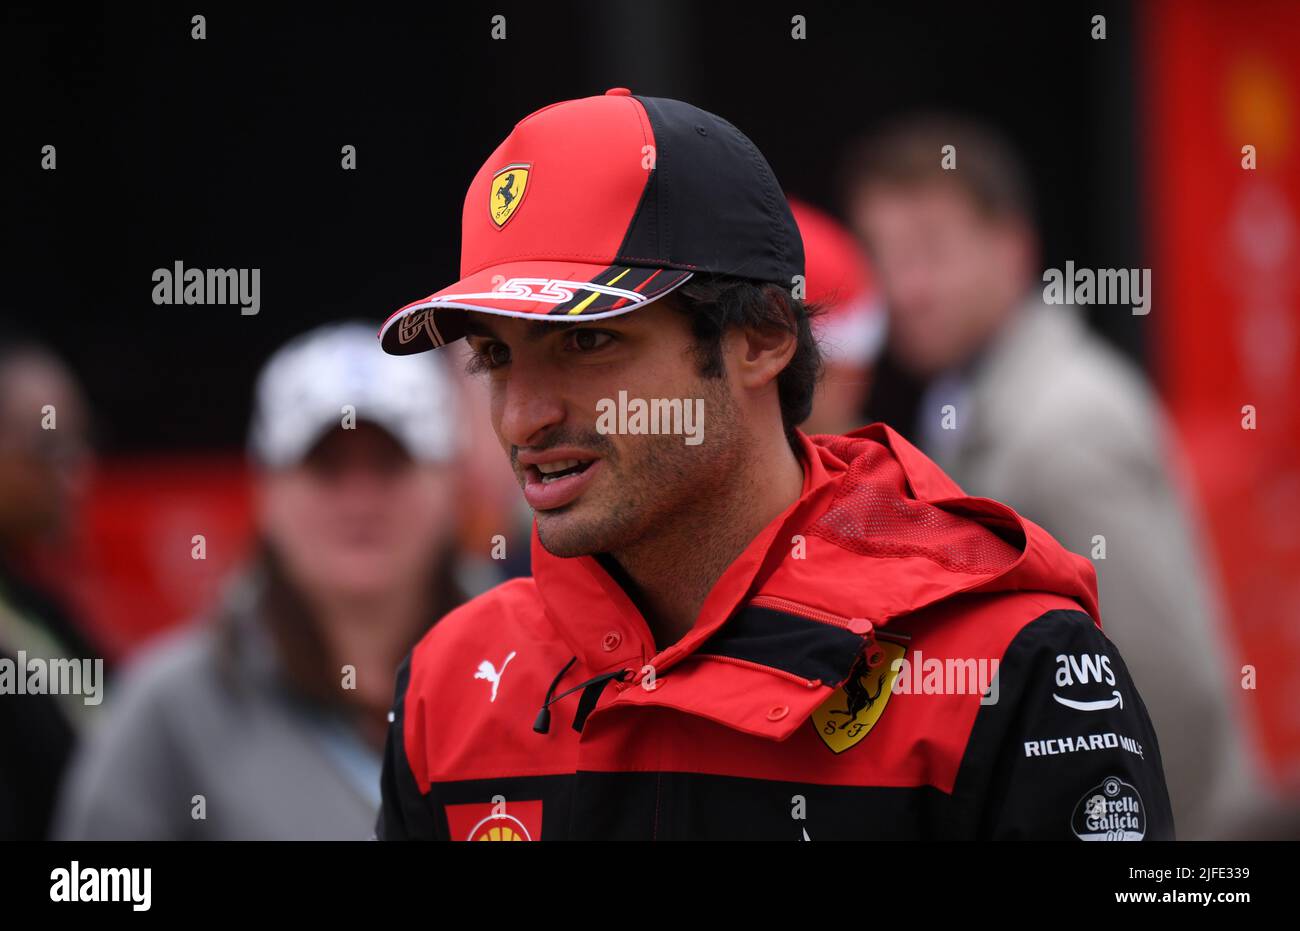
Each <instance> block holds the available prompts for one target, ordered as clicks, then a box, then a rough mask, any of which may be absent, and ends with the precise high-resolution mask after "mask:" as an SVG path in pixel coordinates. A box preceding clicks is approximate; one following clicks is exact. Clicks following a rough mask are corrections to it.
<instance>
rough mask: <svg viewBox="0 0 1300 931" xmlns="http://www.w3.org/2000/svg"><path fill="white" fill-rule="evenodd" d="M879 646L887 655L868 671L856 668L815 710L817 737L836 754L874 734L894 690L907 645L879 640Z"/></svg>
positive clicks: (813, 716) (859, 667)
mask: <svg viewBox="0 0 1300 931" xmlns="http://www.w3.org/2000/svg"><path fill="white" fill-rule="evenodd" d="M876 646H877V647H878V648H879V652H880V653H882V654H883V658H881V659H880V661H879V662H877V663H876V665H874V666H870V667H868V668H866V669H865V670H863V669H862V667H861V666H858V667H855V669H854V674H853V675H851V676H850V677H849V681H848V682H845V683H844V685H842V686H840V687H839V688H837V689H836V690H835V691H834V692H832V693H831V695H830V697H829V698H828V699H826V701H824V702H823V703H822V706H821V707H820V708H818V709H817V710H816V711H814V712H813V713H812V721H813V726H814V727H816V728H817V736H818V737H820V738H821V739H822V743H824V744H826V746H828V747H830V748H831V750H832V751H833V752H835V753H843V752H844V751H845V750H847V749H849V748H850V747H852V746H855V745H856V744H857V743H858V742H859V741H861V740H862V738H864V737H866V736H867V734H869V733H871V729H872V728H873V727H875V726H876V722H877V721H879V720H880V716H881V715H882V714H884V713H885V705H887V704H888V703H889V696H890V695H892V694H893V692H894V682H895V681H896V680H897V679H898V670H899V668H900V664H899V662H898V661H899V660H901V659H902V658H903V655H904V654H905V653H906V652H907V647H905V646H903V644H901V643H893V642H889V641H883V640H878V641H876Z"/></svg>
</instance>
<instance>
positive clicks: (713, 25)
mask: <svg viewBox="0 0 1300 931" xmlns="http://www.w3.org/2000/svg"><path fill="white" fill-rule="evenodd" d="M805 6H806V8H805V7H800V11H801V12H803V14H804V15H806V16H807V17H808V21H809V30H810V32H809V35H810V40H809V41H803V42H797V41H792V40H791V39H790V25H789V21H790V13H789V11H788V10H787V8H785V7H783V6H780V5H776V6H770V5H769V6H768V7H764V5H762V4H749V3H708V4H698V3H687V2H667V3H654V4H646V3H636V2H603V3H588V4H581V3H579V4H566V3H541V4H538V3H506V4H497V5H487V6H476V5H473V4H438V5H429V6H426V7H423V8H420V7H410V6H405V5H396V6H392V7H387V8H386V7H384V6H383V5H376V4H364V5H354V6H351V7H341V8H339V9H329V10H328V11H326V9H325V8H322V7H317V6H312V5H302V6H292V7H288V8H278V7H277V8H261V9H258V10H257V12H255V13H254V12H250V11H249V10H248V9H240V8H239V7H237V6H235V5H224V4H208V5H205V6H204V8H203V10H201V11H198V10H190V9H189V8H179V7H175V6H173V5H170V4H139V5H132V6H130V7H125V8H118V7H111V8H105V7H100V8H99V9H98V10H96V8H95V6H93V5H91V6H89V7H82V6H62V7H61V6H59V5H57V4H55V5H50V4H39V5H35V6H34V7H31V8H24V5H22V4H19V5H16V6H13V7H10V9H9V12H8V17H9V25H8V28H6V29H5V50H4V59H5V62H4V67H5V68H7V69H9V71H10V74H9V75H8V76H7V78H6V85H7V86H9V87H17V88H19V89H20V93H18V94H17V95H15V98H14V100H13V102H12V103H13V105H12V107H11V108H9V112H8V114H7V122H8V123H9V124H10V127H11V132H10V138H11V139H13V140H14V141H15V143H17V142H19V141H29V142H33V143H36V142H39V144H41V145H43V144H45V143H46V142H47V141H48V142H49V143H51V144H55V145H57V147H58V158H59V161H58V170H57V172H54V173H44V172H40V171H33V170H32V169H33V165H34V164H35V162H34V161H33V159H34V158H36V157H37V156H33V155H32V151H33V150H32V149H31V147H30V146H27V147H24V146H22V145H17V144H15V145H11V146H9V147H7V150H6V151H7V157H8V158H9V159H10V160H11V163H10V165H9V166H8V172H7V174H8V176H9V177H11V178H21V179H22V182H21V183H20V184H17V185H15V186H13V187H11V188H10V190H9V192H8V193H9V194H10V196H16V198H17V202H16V203H15V204H14V205H13V207H12V208H11V209H9V210H7V211H6V212H7V213H9V215H10V217H9V219H10V222H9V223H8V224H7V225H8V228H9V233H10V236H11V237H12V238H11V242H10V243H9V244H8V247H7V249H6V254H7V257H8V260H9V265H10V267H11V269H13V270H14V271H19V270H21V273H20V274H12V275H11V276H10V286H9V288H8V294H7V295H6V299H5V304H6V308H5V310H6V313H8V314H12V315H15V316H17V317H18V318H19V319H20V320H21V321H22V322H23V324H24V325H25V326H27V327H30V329H31V330H32V331H33V332H34V333H35V334H36V335H39V336H40V337H42V338H43V339H46V340H48V341H49V342H50V343H51V344H53V345H54V346H55V347H56V348H57V349H59V350H60V351H61V352H62V353H64V354H65V355H66V357H67V358H68V359H69V360H70V361H71V363H72V364H73V367H74V368H75V369H76V371H77V372H79V373H81V374H82V375H83V377H84V378H85V381H86V383H87V384H88V385H90V386H91V388H92V390H93V395H94V405H95V411H96V415H97V424H98V428H99V430H100V433H101V435H100V439H101V441H102V445H103V448H104V449H105V450H106V451H109V452H136V451H149V450H156V449H159V448H166V449H194V450H213V449H218V450H219V449H226V448H229V447H231V446H233V445H237V444H239V443H240V442H241V440H242V436H243V431H244V428H245V424H246V418H247V410H248V403H249V397H250V392H251V385H252V379H253V376H254V374H255V373H256V371H257V368H258V366H259V365H260V364H261V363H262V361H264V359H265V358H266V356H267V355H269V353H270V351H271V349H272V348H273V347H274V346H276V345H278V344H279V343H280V342H282V341H283V340H284V339H285V338H286V337H288V336H290V335H292V334H294V333H296V332H299V331H300V330H302V329H304V328H305V327H307V326H308V325H310V324H311V323H313V322H317V321H321V320H326V319H331V318H336V317H350V316H357V315H362V316H367V317H371V318H373V319H375V320H376V321H382V319H383V318H384V317H385V316H386V315H387V314H388V313H389V312H390V311H391V310H394V309H396V308H397V307H398V306H399V305H401V304H404V303H406V302H408V301H410V300H414V299H415V298H417V297H420V296H422V295H424V294H427V293H429V292H430V291H432V290H434V289H435V287H440V286H441V285H442V283H444V282H448V281H451V280H454V278H455V274H456V269H457V263H458V249H459V230H458V225H457V222H456V218H457V217H459V213H460V208H461V201H462V199H463V197H464V189H465V187H466V186H468V183H469V180H470V178H472V177H473V175H474V172H475V171H476V170H477V168H478V166H479V165H480V164H481V163H482V161H483V159H484V158H485V157H486V156H487V155H488V154H489V153H490V152H491V151H492V149H493V148H494V147H495V145H496V143H497V141H498V140H500V139H501V138H503V137H504V136H505V135H506V134H507V133H508V132H509V131H510V128H511V127H512V126H513V125H514V123H515V122H516V121H517V120H519V119H520V118H522V117H523V116H525V115H526V114H528V113H531V112H532V111H534V110H536V109H538V108H539V107H541V106H544V105H545V104H548V103H551V102H554V101H556V100H564V99H569V98H573V97H583V96H587V95H589V94H598V93H602V92H603V91H605V90H606V89H607V88H608V87H613V86H626V87H630V88H631V89H632V90H633V91H634V92H636V93H642V94H649V95H652V96H666V97H679V98H682V99H685V100H689V101H691V102H692V103H695V104H696V105H698V106H700V107H703V108H704V109H706V110H710V111H712V112H715V113H720V114H723V115H725V116H726V117H727V118H728V119H729V120H731V121H732V122H733V123H735V124H736V125H737V126H739V127H740V128H741V130H743V131H744V132H745V133H747V134H748V135H749V136H750V137H751V138H753V140H754V141H755V143H757V145H758V147H759V148H760V149H761V150H762V151H763V153H764V154H766V155H767V157H768V159H769V160H770V161H771V163H772V166H773V168H774V169H775V170H776V173H777V177H778V178H780V179H781V181H782V183H783V184H784V185H785V187H786V189H787V191H788V192H790V193H794V194H798V195H801V196H802V197H804V198H805V199H808V200H811V201H814V202H816V203H818V204H822V205H825V206H827V207H829V208H830V209H831V210H832V212H835V208H836V206H837V192H836V191H835V189H834V186H833V183H834V182H833V179H834V175H835V168H836V164H837V160H838V159H839V157H840V153H841V149H842V147H843V145H844V144H845V143H846V142H848V141H849V140H851V139H853V138H855V137H856V136H858V135H859V134H861V132H862V131H863V130H864V129H866V128H869V127H870V126H872V125H873V124H875V123H877V122H879V121H882V120H885V119H887V118H889V117H891V116H893V115H896V114H901V113H906V112H910V111H912V110H915V109H917V108H934V107H941V108H943V109H946V110H957V111H961V112H967V113H973V114H978V115H980V116H983V117H986V118H988V119H989V120H990V121H992V122H993V123H994V124H995V125H996V126H998V127H999V128H1001V129H1002V130H1003V131H1004V132H1006V133H1007V134H1008V135H1009V136H1010V137H1011V138H1012V140H1013V141H1014V142H1015V143H1016V144H1017V145H1019V146H1020V147H1022V149H1023V151H1024V153H1025V155H1026V158H1027V160H1028V162H1029V164H1030V166H1031V170H1032V171H1033V172H1034V181H1035V182H1036V193H1037V196H1038V201H1039V204H1040V211H1039V212H1040V214H1041V217H1042V222H1043V224H1044V235H1045V249H1046V252H1045V256H1044V260H1045V264H1047V265H1051V266H1060V265H1062V264H1063V262H1064V261H1065V259H1066V257H1069V258H1072V259H1074V260H1075V261H1076V262H1078V263H1080V264H1088V265H1091V266H1093V267H1098V266H1101V267H1134V266H1140V265H1143V264H1145V263H1144V262H1143V261H1141V259H1142V252H1141V237H1140V225H1139V224H1140V216H1141V212H1142V211H1141V209H1140V206H1141V191H1140V180H1139V173H1140V172H1139V168H1140V162H1139V160H1138V159H1139V152H1138V149H1137V145H1136V142H1135V138H1134V123H1135V119H1136V115H1135V103H1136V101H1135V96H1134V90H1135V87H1134V76H1133V74H1134V69H1135V64H1136V63H1135V56H1134V42H1135V38H1134V29H1135V25H1136V24H1135V22H1134V13H1133V10H1132V9H1131V8H1130V7H1129V6H1128V5H1127V4H1109V3H1107V4H1100V5H1098V4H1089V5H1068V4H1029V3H1025V4H1010V5H1006V6H1003V7H1000V8H998V9H997V10H996V11H993V10H989V9H988V8H985V7H980V6H974V5H969V4H955V3H954V4H890V5H883V6H884V8H883V9H882V8H881V6H882V5H879V4H861V3H830V4H810V5H805ZM194 12H202V13H203V14H204V15H206V17H207V20H208V37H207V39H206V40H204V41H193V40H191V39H190V28H191V27H190V17H191V15H193V13H194ZM495 13H500V14H502V15H504V16H505V17H506V20H507V24H508V33H507V35H508V38H507V40H506V41H494V40H492V39H491V38H490V35H489V19H490V16H491V15H492V14H495ZM1095 13H1101V14H1103V15H1106V17H1107V22H1108V34H1107V38H1106V40H1105V41H1100V42H1099V41H1094V40H1092V39H1091V38H1089V28H1090V27H1089V21H1090V18H1091V16H1092V15H1093V14H1095ZM611 37H617V38H611ZM345 144H350V145H354V146H356V148H357V165H358V169H357V170H356V171H342V170H340V167H339V161H340V148H341V147H342V146H343V145H345ZM38 148H39V145H38ZM177 259H180V260H183V261H184V262H185V264H186V265H187V266H194V267H221V268H231V267H258V268H261V269H262V288H263V303H262V309H261V312H260V313H259V314H258V315H257V316H248V317H241V316H240V315H239V314H238V312H234V313H230V312H227V311H224V310H214V309H211V308H195V307H190V308H173V307H155V306H154V305H153V304H152V303H151V301H150V294H151V291H152V287H153V284H152V281H151V279H150V273H151V272H152V270H153V269H154V268H158V267H164V266H165V267H170V266H171V264H172V262H173V261H175V260H177ZM1094 316H1095V317H1096V318H1097V321H1098V323H1099V324H1100V325H1101V326H1102V327H1103V328H1104V330H1105V332H1106V333H1107V335H1108V336H1109V337H1111V338H1113V339H1114V340H1115V341H1116V342H1117V343H1118V344H1120V345H1121V346H1123V347H1124V349H1125V350H1126V351H1128V352H1130V353H1132V354H1133V355H1134V356H1141V354H1142V353H1143V351H1144V346H1143V342H1144V337H1143V333H1144V329H1143V328H1142V327H1141V326H1140V325H1139V324H1138V321H1136V320H1135V319H1134V318H1132V317H1129V316H1125V315H1123V314H1115V313H1106V312H1102V313H1098V314H1096V315H1094ZM164 386H165V387H164Z"/></svg>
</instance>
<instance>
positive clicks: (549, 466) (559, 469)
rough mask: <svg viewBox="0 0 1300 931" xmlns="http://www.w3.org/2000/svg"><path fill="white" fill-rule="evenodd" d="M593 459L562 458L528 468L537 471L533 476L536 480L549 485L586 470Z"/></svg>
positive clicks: (530, 470)
mask: <svg viewBox="0 0 1300 931" xmlns="http://www.w3.org/2000/svg"><path fill="white" fill-rule="evenodd" d="M594 461H595V460H594V459H562V460H560V461H559V462H547V463H539V464H538V465H535V466H529V467H528V470H529V472H535V473H537V474H536V476H535V478H536V480H537V481H539V482H541V483H542V484H543V485H549V484H550V483H551V482H555V481H559V480H560V479H562V478H567V477H568V476H570V475H579V474H581V473H582V472H586V471H587V468H588V467H589V466H590V465H591V464H592V463H593V462H594Z"/></svg>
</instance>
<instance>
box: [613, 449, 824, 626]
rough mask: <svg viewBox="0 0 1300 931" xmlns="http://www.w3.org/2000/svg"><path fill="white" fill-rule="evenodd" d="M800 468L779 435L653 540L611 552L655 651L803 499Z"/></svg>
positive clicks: (696, 612) (689, 621)
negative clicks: (747, 551)
mask: <svg viewBox="0 0 1300 931" xmlns="http://www.w3.org/2000/svg"><path fill="white" fill-rule="evenodd" d="M803 468H804V467H803V466H802V465H801V464H800V462H799V458H798V457H797V456H796V455H795V453H794V450H792V449H791V448H790V444H789V443H787V442H786V441H785V439H784V437H781V440H780V442H779V444H775V445H773V446H772V448H771V449H770V450H766V451H764V452H763V453H762V454H760V455H755V456H752V457H746V461H745V462H744V465H743V467H742V468H740V469H738V470H737V471H736V472H735V473H734V475H733V481H731V482H729V483H728V484H727V486H726V487H724V488H711V489H709V490H708V493H707V494H701V495H700V496H699V498H698V499H696V500H695V501H693V502H692V507H691V509H690V510H689V511H683V512H682V513H679V514H675V515H673V519H672V521H670V522H668V523H667V524H666V525H665V526H662V527H661V528H659V530H658V532H656V533H655V534H654V536H653V537H649V538H643V539H642V540H639V541H638V542H637V543H636V544H635V545H634V546H631V547H628V548H626V549H624V550H620V551H619V552H617V553H613V554H611V555H612V557H613V558H614V559H615V560H616V562H617V563H618V566H619V567H620V568H621V569H622V570H623V572H622V575H623V578H621V579H620V581H621V582H622V583H623V584H624V586H625V587H626V588H629V596H630V597H631V598H632V599H633V601H634V602H635V603H636V605H637V607H638V608H639V609H640V610H641V613H642V615H643V616H644V617H645V619H646V622H647V623H648V624H649V625H650V630H651V633H652V634H654V638H655V646H656V647H657V648H658V649H660V650H663V649H665V648H667V647H669V646H671V645H672V644H674V643H676V642H677V641H678V640H680V639H681V638H682V637H683V636H685V635H686V633H687V632H688V631H689V630H690V629H691V627H693V626H694V624H695V619H696V617H697V616H698V615H699V612H700V608H701V607H702V606H703V605H704V601H705V599H706V598H707V597H708V594H709V592H710V591H711V590H712V589H713V586H714V585H715V584H717V581H718V579H720V578H721V577H722V574H723V573H724V572H726V570H727V567H728V566H730V565H731V564H732V562H734V561H735V560H736V557H738V556H739V555H740V554H741V553H742V552H744V550H745V547H747V546H748V545H749V544H750V542H751V541H752V540H753V539H754V538H755V537H756V536H758V534H759V532H760V531H762V529H763V528H764V527H766V526H767V525H768V524H769V523H771V522H772V521H773V520H774V519H775V518H776V517H777V515H779V514H780V513H781V512H782V511H784V510H785V509H786V508H788V507H789V506H790V505H791V504H793V503H794V502H795V501H797V500H798V499H799V496H800V494H801V493H802V491H803V482H804V473H803ZM628 583H630V585H629V584H628Z"/></svg>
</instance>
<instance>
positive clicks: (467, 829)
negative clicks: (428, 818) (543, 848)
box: [445, 799, 542, 841]
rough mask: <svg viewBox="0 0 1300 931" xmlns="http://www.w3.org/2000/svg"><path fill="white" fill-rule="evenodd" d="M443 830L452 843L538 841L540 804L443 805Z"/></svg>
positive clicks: (475, 803) (537, 801)
mask: <svg viewBox="0 0 1300 931" xmlns="http://www.w3.org/2000/svg"><path fill="white" fill-rule="evenodd" d="M445 808H446V811H447V829H448V831H449V832H450V834H451V839H452V840H489V841H500V840H541V838H542V803H541V800H540V799H539V800H536V801H529V802H509V803H507V802H505V801H504V800H500V799H498V800H497V801H495V802H471V803H470V804H468V805H447V806H445Z"/></svg>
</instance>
